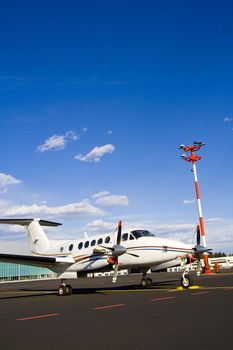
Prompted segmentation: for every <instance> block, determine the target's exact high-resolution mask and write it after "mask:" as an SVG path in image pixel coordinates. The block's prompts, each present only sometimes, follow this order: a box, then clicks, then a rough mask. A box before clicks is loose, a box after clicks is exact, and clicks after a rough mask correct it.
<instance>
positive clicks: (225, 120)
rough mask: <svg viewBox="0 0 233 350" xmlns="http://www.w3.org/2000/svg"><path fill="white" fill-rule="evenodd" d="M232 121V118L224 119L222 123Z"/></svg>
mask: <svg viewBox="0 0 233 350" xmlns="http://www.w3.org/2000/svg"><path fill="white" fill-rule="evenodd" d="M232 120H233V118H232V117H225V118H224V120H223V121H224V122H228V123H229V122H231V121H232Z"/></svg>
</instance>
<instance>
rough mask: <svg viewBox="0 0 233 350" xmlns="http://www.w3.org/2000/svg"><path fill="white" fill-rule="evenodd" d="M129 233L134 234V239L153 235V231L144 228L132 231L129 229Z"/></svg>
mask: <svg viewBox="0 0 233 350" xmlns="http://www.w3.org/2000/svg"><path fill="white" fill-rule="evenodd" d="M131 233H132V234H133V235H134V237H135V238H136V239H138V238H140V237H155V236H154V235H153V233H151V232H150V231H146V230H134V231H131Z"/></svg>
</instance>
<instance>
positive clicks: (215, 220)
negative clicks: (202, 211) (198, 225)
mask: <svg viewBox="0 0 233 350" xmlns="http://www.w3.org/2000/svg"><path fill="white" fill-rule="evenodd" d="M222 221H224V219H223V218H219V217H218V216H216V217H214V218H208V219H206V220H205V222H222Z"/></svg>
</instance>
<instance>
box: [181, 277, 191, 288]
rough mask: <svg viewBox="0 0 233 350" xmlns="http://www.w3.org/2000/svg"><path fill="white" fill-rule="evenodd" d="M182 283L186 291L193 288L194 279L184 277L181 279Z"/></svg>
mask: <svg viewBox="0 0 233 350" xmlns="http://www.w3.org/2000/svg"><path fill="white" fill-rule="evenodd" d="M180 283H181V286H182V287H183V288H184V289H188V288H189V287H191V286H192V285H193V279H192V277H191V276H189V275H183V276H182V277H181V280H180Z"/></svg>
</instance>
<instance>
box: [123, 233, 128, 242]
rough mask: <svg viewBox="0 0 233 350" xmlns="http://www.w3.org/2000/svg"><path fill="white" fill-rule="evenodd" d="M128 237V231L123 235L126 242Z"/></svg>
mask: <svg viewBox="0 0 233 350" xmlns="http://www.w3.org/2000/svg"><path fill="white" fill-rule="evenodd" d="M127 239H128V233H124V234H123V235H122V241H123V242H124V241H127Z"/></svg>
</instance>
